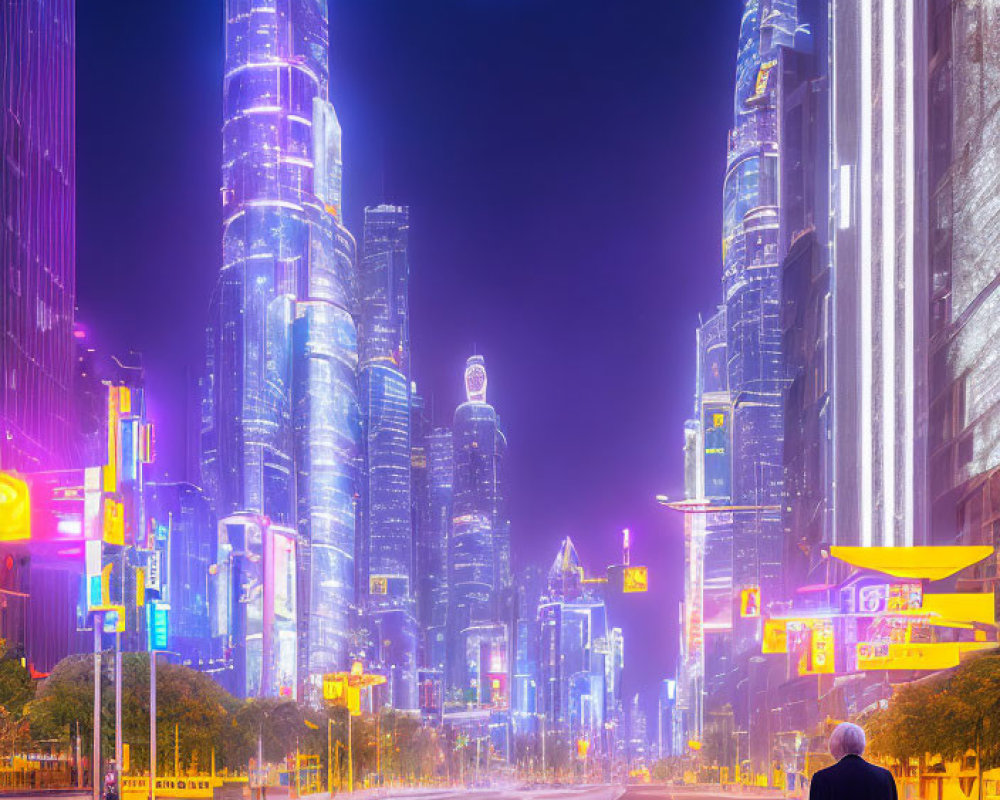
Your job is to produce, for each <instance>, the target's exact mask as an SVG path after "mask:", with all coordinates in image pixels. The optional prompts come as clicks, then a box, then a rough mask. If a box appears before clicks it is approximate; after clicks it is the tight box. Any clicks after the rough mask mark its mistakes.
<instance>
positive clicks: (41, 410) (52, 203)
mask: <svg viewBox="0 0 1000 800" xmlns="http://www.w3.org/2000/svg"><path fill="white" fill-rule="evenodd" d="M0 30H2V31H3V37H4V56H3V62H2V64H0V85H2V90H0V91H2V93H3V96H2V100H0V112H2V116H3V119H2V121H0V130H2V137H0V141H2V148H3V153H2V159H3V168H2V169H0V182H2V191H0V204H2V205H0V335H2V337H3V339H2V341H0V381H2V385H0V469H4V470H10V469H17V470H32V469H42V468H48V469H52V468H57V467H61V466H65V463H64V462H65V460H66V459H67V457H68V456H69V455H70V452H69V439H70V431H71V430H72V423H73V406H72V386H73V372H74V360H75V355H76V354H75V350H74V346H73V305H74V302H75V294H76V134H75V126H76V68H75V63H76V2H75V0H45V1H44V2H43V0H8V2H4V3H3V4H2V6H0Z"/></svg>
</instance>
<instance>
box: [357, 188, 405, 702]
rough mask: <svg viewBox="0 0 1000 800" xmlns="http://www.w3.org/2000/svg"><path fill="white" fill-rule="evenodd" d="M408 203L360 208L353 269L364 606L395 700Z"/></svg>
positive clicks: (401, 636)
mask: <svg viewBox="0 0 1000 800" xmlns="http://www.w3.org/2000/svg"><path fill="white" fill-rule="evenodd" d="M408 231H409V212H408V210H407V209H406V208H405V207H397V206H388V205H381V206H377V207H374V208H366V209H365V228H364V240H363V241H364V246H363V253H362V259H361V266H360V270H359V284H360V295H361V296H360V309H361V313H360V317H359V345H360V353H361V361H360V373H359V382H360V389H361V395H360V401H361V416H362V436H363V446H362V450H363V454H364V466H363V469H362V489H361V542H360V545H361V576H362V577H361V586H360V587H359V588H360V592H361V596H362V597H363V602H362V607H363V611H364V613H365V614H366V615H367V616H368V620H369V623H370V627H371V628H372V629H373V631H374V632H375V636H374V637H373V640H374V647H373V653H372V655H373V656H374V662H375V665H377V666H376V668H379V669H382V670H384V671H385V672H386V673H387V676H388V678H389V688H388V691H389V693H390V696H391V703H392V705H393V706H394V707H395V708H400V709H415V708H417V650H416V645H417V621H416V603H415V599H414V590H415V587H414V580H413V575H414V565H413V559H414V539H413V510H414V508H413V500H412V476H411V468H412V458H413V453H412V448H411V437H410V423H411V417H412V410H413V409H412V405H411V396H410V379H409V308H408V302H409V301H408V291H409V262H408V259H407V237H408Z"/></svg>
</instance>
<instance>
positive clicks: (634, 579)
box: [622, 567, 649, 594]
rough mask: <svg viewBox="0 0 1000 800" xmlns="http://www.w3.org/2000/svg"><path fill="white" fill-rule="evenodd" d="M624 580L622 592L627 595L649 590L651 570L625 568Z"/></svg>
mask: <svg viewBox="0 0 1000 800" xmlns="http://www.w3.org/2000/svg"><path fill="white" fill-rule="evenodd" d="M622 579H623V585H622V591H623V592H625V593H626V594H630V593H632V592H645V591H647V590H648V589H649V570H648V569H647V568H646V567H625V569H624V571H623V573H622Z"/></svg>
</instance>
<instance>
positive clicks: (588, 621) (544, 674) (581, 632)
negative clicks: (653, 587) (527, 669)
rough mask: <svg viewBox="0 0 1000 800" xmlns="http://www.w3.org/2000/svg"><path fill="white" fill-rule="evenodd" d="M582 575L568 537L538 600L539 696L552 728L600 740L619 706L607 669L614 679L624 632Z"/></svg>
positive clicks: (570, 735)
mask: <svg viewBox="0 0 1000 800" xmlns="http://www.w3.org/2000/svg"><path fill="white" fill-rule="evenodd" d="M583 577H584V576H583V566H582V565H581V563H580V559H579V556H578V555H577V552H576V548H575V547H574V546H573V542H572V540H571V539H569V538H568V537H567V538H566V539H564V540H563V542H562V544H561V545H560V546H559V551H558V552H557V553H556V557H555V560H554V561H553V562H552V567H551V568H550V569H549V573H548V585H547V588H546V591H545V595H544V596H543V597H542V598H541V600H540V602H539V605H538V623H537V624H538V640H539V644H538V664H539V687H538V688H539V691H538V699H539V706H540V710H541V712H542V713H544V714H545V718H546V720H547V721H548V724H549V725H550V730H553V731H559V732H560V733H561V734H563V735H564V736H567V737H571V738H576V737H585V738H587V739H588V740H590V741H591V742H594V743H598V742H602V741H603V736H604V730H605V722H610V721H611V720H612V717H613V715H614V712H615V710H616V705H617V700H616V698H615V690H614V688H613V686H612V685H609V674H610V676H611V681H610V683H612V684H613V682H614V674H615V669H614V668H615V665H616V664H617V663H618V662H620V660H621V658H620V656H621V653H620V651H621V636H620V632H618V631H616V630H614V629H612V628H610V627H609V625H608V613H607V606H606V605H605V603H604V600H603V598H601V597H600V596H598V595H597V594H595V593H594V592H592V591H590V589H589V585H587V584H584V582H583Z"/></svg>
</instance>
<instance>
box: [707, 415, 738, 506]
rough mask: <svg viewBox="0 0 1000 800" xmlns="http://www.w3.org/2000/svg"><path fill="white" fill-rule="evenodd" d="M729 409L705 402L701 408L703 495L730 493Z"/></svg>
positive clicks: (719, 496)
mask: <svg viewBox="0 0 1000 800" xmlns="http://www.w3.org/2000/svg"><path fill="white" fill-rule="evenodd" d="M730 413H731V412H730V410H729V408H728V407H727V406H723V405H718V404H708V403H706V404H705V406H704V407H703V409H702V420H701V425H702V428H701V429H702V437H703V440H704V460H705V497H707V498H708V499H710V500H717V499H728V498H729V495H730V477H729V476H730V464H729V459H730V456H729V453H730V442H729V439H730V424H729V423H730Z"/></svg>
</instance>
